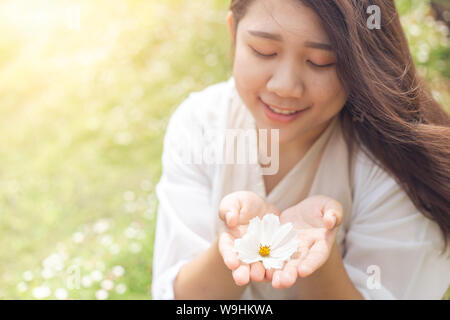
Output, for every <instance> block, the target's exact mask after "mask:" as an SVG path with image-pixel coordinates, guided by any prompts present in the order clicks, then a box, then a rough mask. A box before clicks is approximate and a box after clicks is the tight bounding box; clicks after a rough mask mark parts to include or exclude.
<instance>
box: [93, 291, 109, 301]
mask: <svg viewBox="0 0 450 320" xmlns="http://www.w3.org/2000/svg"><path fill="white" fill-rule="evenodd" d="M95 297H96V298H97V300H105V299H108V291H106V290H104V289H100V290H98V291H97V292H96V293H95Z"/></svg>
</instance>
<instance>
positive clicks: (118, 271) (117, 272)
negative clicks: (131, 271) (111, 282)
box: [112, 266, 125, 277]
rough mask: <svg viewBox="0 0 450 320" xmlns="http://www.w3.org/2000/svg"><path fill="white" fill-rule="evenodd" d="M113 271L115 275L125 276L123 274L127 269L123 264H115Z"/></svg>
mask: <svg viewBox="0 0 450 320" xmlns="http://www.w3.org/2000/svg"><path fill="white" fill-rule="evenodd" d="M112 273H113V274H114V276H116V277H121V276H123V274H124V273H125V269H124V267H122V266H114V267H113V268H112Z"/></svg>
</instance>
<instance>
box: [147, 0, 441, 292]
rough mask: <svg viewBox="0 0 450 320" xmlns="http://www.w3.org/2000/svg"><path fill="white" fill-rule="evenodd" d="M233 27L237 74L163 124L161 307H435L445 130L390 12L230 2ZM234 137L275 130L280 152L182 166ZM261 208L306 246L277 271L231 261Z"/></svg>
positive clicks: (386, 8)
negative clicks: (300, 303)
mask: <svg viewBox="0 0 450 320" xmlns="http://www.w3.org/2000/svg"><path fill="white" fill-rule="evenodd" d="M370 5H376V6H378V8H379V9H380V10H379V12H380V14H381V19H380V24H381V28H380V29H373V28H368V26H367V19H368V17H369V16H368V14H367V13H366V10H367V7H368V6H370ZM227 24H228V28H229V30H230V34H231V37H232V39H233V45H234V46H233V48H234V64H233V77H231V78H230V79H229V80H228V81H227V82H223V83H220V84H216V85H213V86H211V87H209V88H207V89H205V90H203V91H201V92H196V93H193V94H191V95H190V96H189V97H188V99H186V101H184V102H183V103H182V104H181V105H180V106H179V108H178V109H177V110H176V112H175V113H174V115H173V116H172V118H171V121H170V123H169V126H168V129H167V133H166V137H165V141H164V144H165V145H164V152H163V174H162V177H161V181H160V183H159V184H158V187H157V195H158V198H159V201H160V207H159V212H158V222H157V231H156V242H155V255H154V269H153V287H152V292H153V297H154V298H156V299H173V298H175V299H178V298H180V299H227V298H234V299H237V298H241V299H267V298H269V299H361V298H365V299H421V298H422V299H423V298H425V299H439V298H440V297H441V296H442V295H443V294H444V293H445V290H446V288H447V286H448V283H449V282H450V277H449V274H448V270H449V269H450V268H449V267H450V263H449V259H448V257H447V255H446V252H445V250H443V249H446V248H447V240H448V234H449V227H450V218H449V208H450V203H449V199H450V150H449V149H448V145H450V143H449V142H450V135H449V130H450V129H449V123H450V119H449V116H448V114H446V113H445V111H444V110H443V109H442V108H441V107H440V106H439V105H438V104H437V103H436V102H435V101H434V100H433V98H432V97H431V95H430V94H429V91H428V90H426V88H425V87H424V85H423V84H422V83H421V81H420V80H419V79H418V76H417V74H416V72H415V69H414V65H413V62H412V59H411V55H410V53H409V50H408V46H407V42H406V39H405V36H404V33H403V31H402V29H401V25H400V22H399V18H398V14H397V12H396V8H395V6H394V4H393V2H389V1H383V0H377V1H372V0H371V1H341V2H335V1H326V0H320V1H318V0H308V1H307V0H301V1H300V0H283V1H279V0H261V1H254V0H234V1H232V3H231V7H230V12H229V15H228V17H227ZM230 129H239V130H241V131H240V132H246V131H245V130H255V129H258V130H261V129H269V131H270V132H272V131H276V132H277V133H278V137H277V135H274V136H272V135H270V138H268V139H267V143H268V144H269V150H277V151H278V152H276V153H275V154H274V153H271V155H270V158H271V160H272V161H271V162H267V161H264V159H263V157H261V155H260V158H259V162H262V164H260V163H256V164H254V163H236V162H234V163H228V162H225V163H224V162H223V161H222V162H221V161H217V159H222V158H221V157H222V156H223V155H222V154H221V155H220V156H219V157H216V158H214V157H213V156H212V157H209V158H208V157H206V158H208V159H209V160H212V161H205V159H206V158H205V157H203V158H202V159H200V158H198V159H197V160H200V161H188V160H189V159H188V158H186V157H185V155H186V153H192V152H194V150H196V154H199V153H200V154H203V155H205V154H207V153H208V152H209V151H210V150H212V148H209V146H219V148H218V149H217V150H219V153H220V150H225V154H226V155H227V153H229V152H230V149H229V148H227V147H226V146H225V147H224V148H222V146H224V141H227V140H226V138H225V139H224V138H223V135H222V134H223V133H224V132H225V133H229V132H230V131H227V130H230ZM195 132H200V133H202V134H194V133H195ZM277 138H278V139H277ZM189 142H190V143H189ZM264 142H266V141H265V140H264V139H261V137H259V139H258V141H257V142H256V143H257V146H258V148H259V149H260V150H261V148H262V147H261V146H262V144H263V143H264ZM274 145H275V146H276V148H273V146H274ZM253 146H254V145H253V144H252V140H251V141H250V143H249V147H250V148H251V147H253ZM205 149H206V150H208V152H204V150H205ZM214 159H216V161H214ZM191 160H192V158H191ZM201 160H203V161H201ZM193 162H194V163H193ZM274 162H276V168H277V170H276V172H275V174H272V173H273V172H271V173H270V174H265V173H267V172H265V171H264V169H265V168H266V167H267V166H264V165H268V166H271V167H272V165H273V164H274ZM243 191H244V192H243ZM325 209H331V212H332V214H331V215H329V214H327V215H326V214H324V213H325ZM229 212H230V213H229ZM267 213H275V214H277V215H278V216H279V217H280V220H281V221H282V222H292V223H293V225H294V226H295V228H296V230H297V232H298V235H299V238H300V239H302V240H304V241H305V242H306V244H304V245H303V247H301V248H300V247H299V250H298V252H297V254H296V255H294V257H293V258H292V259H291V260H290V261H288V262H287V263H286V264H285V266H284V267H283V268H282V269H281V270H264V269H263V267H262V266H261V263H260V262H258V263H253V264H251V265H246V264H245V263H243V262H242V261H239V259H238V257H237V255H236V253H235V252H234V251H233V250H232V248H233V243H234V240H235V239H236V237H241V236H243V235H244V234H245V225H246V224H247V223H248V221H249V220H250V219H251V218H253V217H256V216H259V217H263V216H264V215H265V214H267ZM242 230H244V231H242ZM444 245H445V246H444ZM264 280H265V281H264Z"/></svg>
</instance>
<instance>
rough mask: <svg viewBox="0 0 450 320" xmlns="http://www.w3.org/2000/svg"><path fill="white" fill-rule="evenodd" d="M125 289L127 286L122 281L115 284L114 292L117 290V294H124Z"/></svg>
mask: <svg viewBox="0 0 450 320" xmlns="http://www.w3.org/2000/svg"><path fill="white" fill-rule="evenodd" d="M125 291H127V286H126V285H125V284H124V283H119V284H118V285H117V286H116V292H117V293H118V294H124V293H125Z"/></svg>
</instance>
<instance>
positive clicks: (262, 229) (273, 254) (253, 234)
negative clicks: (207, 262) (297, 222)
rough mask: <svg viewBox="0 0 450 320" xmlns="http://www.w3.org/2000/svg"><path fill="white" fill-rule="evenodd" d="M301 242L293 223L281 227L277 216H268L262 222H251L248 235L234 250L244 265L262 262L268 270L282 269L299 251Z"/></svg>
mask: <svg viewBox="0 0 450 320" xmlns="http://www.w3.org/2000/svg"><path fill="white" fill-rule="evenodd" d="M298 245H299V241H298V238H297V233H296V231H295V230H294V228H293V226H292V223H286V224H283V225H280V220H279V219H278V216H276V215H275V214H272V213H269V214H266V215H265V216H264V217H263V219H262V220H261V219H260V218H259V217H255V218H253V219H252V220H250V223H249V227H248V230H247V233H246V234H245V235H244V236H243V237H242V238H241V239H237V240H235V242H234V250H235V251H236V252H237V253H238V256H239V259H240V260H241V261H242V262H244V263H249V264H250V263H254V262H258V261H262V263H263V265H264V268H266V269H270V268H273V269H281V268H282V267H283V264H284V262H285V261H287V260H289V258H290V257H291V256H292V254H293V253H294V252H296V251H297V248H298Z"/></svg>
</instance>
